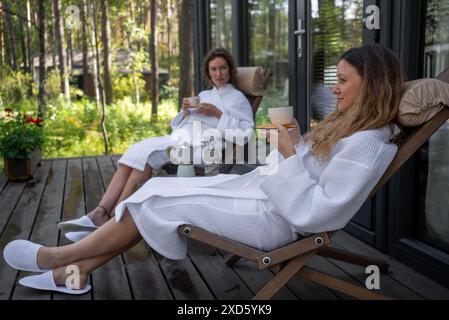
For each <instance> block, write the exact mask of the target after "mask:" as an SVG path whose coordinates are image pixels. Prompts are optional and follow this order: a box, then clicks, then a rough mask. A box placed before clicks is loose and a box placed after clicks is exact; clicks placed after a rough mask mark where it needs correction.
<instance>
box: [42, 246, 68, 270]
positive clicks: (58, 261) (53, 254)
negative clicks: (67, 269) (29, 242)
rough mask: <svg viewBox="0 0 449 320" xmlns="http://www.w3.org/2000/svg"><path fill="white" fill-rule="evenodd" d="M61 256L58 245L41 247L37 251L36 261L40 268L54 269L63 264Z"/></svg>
mask: <svg viewBox="0 0 449 320" xmlns="http://www.w3.org/2000/svg"><path fill="white" fill-rule="evenodd" d="M63 260H64V259H63V257H62V256H61V255H60V254H59V250H58V247H54V248H47V247H41V248H40V249H39V250H38V251H37V257H36V262H37V265H38V266H39V268H41V269H55V268H57V267H60V266H63V265H64V261H63Z"/></svg>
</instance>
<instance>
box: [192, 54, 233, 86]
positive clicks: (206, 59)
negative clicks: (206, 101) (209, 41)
mask: <svg viewBox="0 0 449 320" xmlns="http://www.w3.org/2000/svg"><path fill="white" fill-rule="evenodd" d="M215 58H223V59H225V60H226V63H227V64H228V67H229V82H230V83H232V84H233V85H234V86H236V84H237V66H236V64H235V62H234V58H233V57H232V55H231V54H230V53H229V51H228V50H226V49H225V48H214V49H211V50H209V52H208V53H207V54H206V56H205V57H204V59H203V64H202V66H201V74H202V77H203V80H204V82H205V83H206V84H207V85H208V86H213V85H214V84H213V82H212V79H211V77H210V74H209V63H210V62H211V61H212V60H214V59H215Z"/></svg>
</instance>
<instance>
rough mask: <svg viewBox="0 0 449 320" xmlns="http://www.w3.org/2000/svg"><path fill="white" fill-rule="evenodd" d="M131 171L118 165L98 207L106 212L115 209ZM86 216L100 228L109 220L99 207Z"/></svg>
mask: <svg viewBox="0 0 449 320" xmlns="http://www.w3.org/2000/svg"><path fill="white" fill-rule="evenodd" d="M132 171H134V170H133V169H132V168H130V167H128V166H125V165H122V164H119V166H118V169H117V171H116V172H115V174H114V175H113V177H112V179H111V182H110V183H109V185H108V187H107V189H106V192H105V194H104V195H103V197H102V198H101V201H100V203H99V205H100V206H102V207H104V208H105V209H106V210H107V211H108V212H110V211H111V210H112V208H113V207H115V204H116V203H117V201H118V199H119V197H120V195H121V193H122V192H123V190H124V188H125V186H126V183H127V181H128V179H129V177H130V175H131V172H132ZM87 216H88V217H89V218H90V219H91V220H92V221H93V222H94V224H95V225H97V226H101V225H102V224H104V223H105V222H106V221H107V220H108V219H109V217H108V215H107V214H106V212H105V211H104V210H103V209H102V208H101V207H96V208H95V209H93V210H92V211H91V212H89V213H88V214H87Z"/></svg>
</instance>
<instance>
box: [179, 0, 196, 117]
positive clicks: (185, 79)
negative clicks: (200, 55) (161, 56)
mask: <svg viewBox="0 0 449 320" xmlns="http://www.w3.org/2000/svg"><path fill="white" fill-rule="evenodd" d="M192 4H193V2H192V0H182V2H181V13H180V16H179V25H180V26H182V27H180V28H179V66H180V70H179V74H180V75H179V97H178V107H179V108H181V105H182V98H183V97H189V96H192V95H193V77H194V75H193V48H192V43H193V32H192V18H191V10H192Z"/></svg>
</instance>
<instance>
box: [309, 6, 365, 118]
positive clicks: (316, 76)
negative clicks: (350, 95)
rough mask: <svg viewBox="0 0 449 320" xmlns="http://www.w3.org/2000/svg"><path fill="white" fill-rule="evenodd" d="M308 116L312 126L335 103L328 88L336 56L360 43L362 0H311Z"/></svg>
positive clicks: (333, 107)
mask: <svg viewBox="0 0 449 320" xmlns="http://www.w3.org/2000/svg"><path fill="white" fill-rule="evenodd" d="M311 4H312V13H311V16H312V49H311V52H312V55H311V59H312V67H311V70H312V71H311V79H310V83H311V84H312V85H311V91H312V92H311V100H310V101H311V109H312V110H311V118H312V123H311V126H313V125H314V124H315V123H316V122H317V121H320V120H322V119H323V118H324V117H325V116H326V115H327V114H329V113H331V112H333V111H334V110H335V106H336V99H335V96H334V95H333V94H332V91H331V88H332V86H333V85H334V84H335V83H336V80H337V64H338V58H339V57H340V55H341V54H342V53H343V52H344V51H346V50H347V49H349V48H352V47H359V46H361V45H362V31H363V28H362V19H363V0H350V1H348V0H346V1H345V0H312V2H311Z"/></svg>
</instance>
